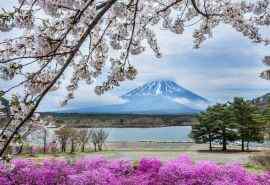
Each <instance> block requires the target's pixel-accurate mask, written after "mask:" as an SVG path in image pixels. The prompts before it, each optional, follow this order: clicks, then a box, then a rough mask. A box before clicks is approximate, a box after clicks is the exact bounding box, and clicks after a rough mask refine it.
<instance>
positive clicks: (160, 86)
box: [65, 80, 209, 114]
mask: <svg viewBox="0 0 270 185" xmlns="http://www.w3.org/2000/svg"><path fill="white" fill-rule="evenodd" d="M121 98H122V99H123V100H124V103H122V104H114V105H103V106H97V107H86V108H80V109H73V110H68V111H65V112H69V113H110V114H190V113H196V112H199V111H201V110H203V109H205V108H206V107H207V106H208V105H209V101H208V100H207V99H205V98H203V97H201V96H199V95H197V94H195V93H193V92H191V91H190V90H187V89H185V88H183V87H181V86H179V85H178V84H177V83H175V82H174V81H170V80H156V81H152V82H148V83H146V84H144V85H142V86H140V87H137V88H135V89H133V90H131V91H129V92H128V93H126V94H124V95H122V96H121Z"/></svg>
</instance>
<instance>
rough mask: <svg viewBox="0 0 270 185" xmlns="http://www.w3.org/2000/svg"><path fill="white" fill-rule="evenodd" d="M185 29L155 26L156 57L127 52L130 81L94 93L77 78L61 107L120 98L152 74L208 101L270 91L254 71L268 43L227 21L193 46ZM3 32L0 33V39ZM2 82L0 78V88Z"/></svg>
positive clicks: (54, 103) (54, 102)
mask: <svg viewBox="0 0 270 185" xmlns="http://www.w3.org/2000/svg"><path fill="white" fill-rule="evenodd" d="M1 6H2V5H0V7H1ZM5 6H7V5H6V4H5ZM190 29H191V28H189V30H186V32H185V33H184V34H183V35H175V34H173V33H170V32H169V31H161V30H160V29H159V28H155V30H156V31H157V37H158V40H159V45H160V48H161V51H162V53H163V57H162V58H161V59H157V58H155V56H154V54H153V53H152V51H150V50H149V49H148V50H147V51H146V52H145V53H144V54H143V55H140V56H136V57H133V56H131V59H130V60H131V63H132V64H133V65H135V66H136V67H137V68H138V70H139V74H138V77H137V78H136V79H135V80H134V81H128V82H123V83H122V84H121V86H120V87H118V88H116V89H115V90H113V91H111V92H108V93H106V94H105V95H103V96H101V97H100V96H97V95H95V94H94V92H93V88H94V84H93V85H92V86H86V85H84V84H81V87H80V88H79V90H78V91H77V92H76V94H75V95H76V98H75V99H74V100H73V101H71V102H70V104H69V105H68V107H67V108H71V107H84V106H94V105H100V104H112V103H121V101H122V100H121V98H119V96H120V95H122V94H125V93H126V92H128V91H129V90H131V89H133V88H135V87H137V86H139V85H142V84H144V83H146V82H148V81H151V80H156V79H171V80H174V81H176V82H177V83H178V84H179V85H181V86H183V87H185V88H187V89H189V90H192V91H194V92H195V93H197V94H199V95H201V96H203V97H205V98H207V99H209V100H210V101H212V102H224V101H228V100H230V99H232V98H233V97H235V96H243V97H245V98H249V99H250V98H254V97H257V96H260V95H263V94H265V93H267V92H270V81H266V80H263V79H260V78H259V73H260V72H261V71H263V70H265V69H267V67H266V66H264V65H263V64H262V62H261V60H262V58H263V57H264V55H267V54H270V50H269V47H265V46H262V45H258V44H254V43H251V42H250V41H249V40H248V39H246V38H244V37H243V36H242V35H241V34H240V33H237V32H236V31H234V30H233V29H232V28H231V27H230V26H226V25H220V26H219V27H218V28H216V29H215V31H214V37H213V38H211V39H209V40H207V41H206V42H205V43H204V44H203V45H202V48H200V49H198V50H196V49H193V45H192V32H191V31H190ZM7 36H8V35H7V34H6V33H0V39H1V38H4V37H7ZM7 85H8V84H7V83H3V82H0V87H1V88H3V86H4V87H6V86H7ZM64 93H65V90H63V89H60V90H58V91H57V92H53V93H50V94H49V95H48V96H47V98H46V100H45V101H44V102H43V103H42V105H41V107H42V109H43V110H54V109H58V108H59V101H60V100H61V98H62V97H63V96H64Z"/></svg>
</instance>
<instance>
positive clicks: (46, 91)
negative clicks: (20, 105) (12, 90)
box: [0, 0, 116, 157]
mask: <svg viewBox="0 0 270 185" xmlns="http://www.w3.org/2000/svg"><path fill="white" fill-rule="evenodd" d="M91 2H93V1H91ZM115 2H116V0H109V1H108V2H107V3H106V5H105V6H104V8H103V9H102V10H101V11H100V12H99V13H98V14H97V16H96V17H95V18H94V20H93V21H92V22H91V24H90V25H89V26H88V28H87V30H86V31H85V33H84V34H83V35H82V37H81V38H80V40H79V41H78V44H77V45H76V47H75V49H74V50H73V52H72V53H71V54H70V56H69V57H68V59H67V61H66V62H65V64H64V65H63V67H62V69H61V70H60V72H59V73H58V74H57V76H56V77H55V78H54V80H53V81H52V82H51V83H50V84H49V85H48V86H47V88H46V89H45V90H44V91H43V92H42V93H41V95H40V97H39V98H38V99H37V101H36V103H35V105H34V107H33V108H32V109H31V111H30V112H29V113H28V114H27V115H26V117H25V118H24V119H23V120H22V121H21V123H20V124H19V125H18V126H17V127H16V128H15V131H14V132H13V133H12V134H11V136H10V137H9V138H8V140H7V142H6V143H5V145H4V147H3V148H2V150H1V151H0V156H1V157H2V156H3V154H4V152H5V151H6V149H7V147H8V146H9V144H10V142H11V141H12V139H13V138H14V136H15V134H16V133H17V132H18V131H19V130H20V128H21V127H22V126H23V125H24V124H25V123H26V122H27V121H28V120H29V119H30V118H31V117H32V116H33V114H34V112H35V111H36V109H37V107H38V106H39V104H40V102H41V101H42V100H43V98H44V97H45V96H46V94H47V93H48V92H49V90H50V89H51V88H52V87H53V86H54V84H55V83H56V82H57V81H58V79H59V78H60V77H61V76H62V74H63V73H64V71H65V70H66V69H67V67H68V66H69V64H70V63H71V62H72V60H73V58H74V56H75V55H76V53H77V52H78V51H79V49H80V47H81V45H82V44H83V42H84V41H85V39H86V38H87V36H88V35H89V34H90V33H91V31H92V29H93V28H94V27H95V26H96V24H97V23H98V22H99V20H100V19H101V18H102V17H103V15H104V14H105V13H106V12H107V10H108V9H110V8H111V6H112V5H113V4H114V3H115Z"/></svg>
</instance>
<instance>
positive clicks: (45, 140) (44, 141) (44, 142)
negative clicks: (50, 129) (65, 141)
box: [43, 130, 47, 154]
mask: <svg viewBox="0 0 270 185" xmlns="http://www.w3.org/2000/svg"><path fill="white" fill-rule="evenodd" d="M46 148H47V131H46V130H44V138H43V153H44V154H45V153H46Z"/></svg>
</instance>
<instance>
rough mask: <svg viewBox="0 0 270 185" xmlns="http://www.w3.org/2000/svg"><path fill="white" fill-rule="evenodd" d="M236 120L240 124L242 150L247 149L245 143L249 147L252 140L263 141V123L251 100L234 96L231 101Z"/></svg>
mask: <svg viewBox="0 0 270 185" xmlns="http://www.w3.org/2000/svg"><path fill="white" fill-rule="evenodd" d="M231 106H232V108H233V113H234V117H235V121H236V123H237V125H238V134H239V139H240V140H241V143H242V144H241V148H242V151H244V150H245V144H246V145H247V149H248V146H249V143H250V142H261V141H263V139H264V138H263V134H262V128H263V127H262V126H263V125H262V124H263V122H261V121H259V117H260V114H259V110H258V108H257V107H256V106H255V105H253V104H252V103H251V102H249V101H245V100H244V99H243V98H234V101H233V103H231Z"/></svg>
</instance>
